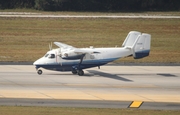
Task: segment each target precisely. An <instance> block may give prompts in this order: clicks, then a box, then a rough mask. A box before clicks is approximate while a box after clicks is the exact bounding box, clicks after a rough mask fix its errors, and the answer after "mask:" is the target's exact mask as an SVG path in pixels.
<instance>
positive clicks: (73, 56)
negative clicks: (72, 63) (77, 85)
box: [60, 50, 84, 60]
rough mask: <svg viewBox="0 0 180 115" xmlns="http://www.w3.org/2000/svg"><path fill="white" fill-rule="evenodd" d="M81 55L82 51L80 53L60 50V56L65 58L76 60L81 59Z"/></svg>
mask: <svg viewBox="0 0 180 115" xmlns="http://www.w3.org/2000/svg"><path fill="white" fill-rule="evenodd" d="M83 55H84V54H82V53H81V54H78V53H75V52H74V51H73V50H72V51H66V52H62V53H61V54H60V57H61V58H62V59H65V60H76V59H81V58H82V56H83Z"/></svg>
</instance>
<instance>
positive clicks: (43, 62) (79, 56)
mask: <svg viewBox="0 0 180 115" xmlns="http://www.w3.org/2000/svg"><path fill="white" fill-rule="evenodd" d="M54 44H55V45H57V46H58V47H59V48H56V49H52V44H51V45H49V47H50V51H48V52H47V53H46V54H45V55H44V56H43V57H42V58H40V59H38V60H36V61H35V62H34V63H33V65H35V66H36V67H35V68H36V70H37V73H38V74H39V75H41V74H42V70H41V69H40V68H44V69H47V70H54V71H62V72H63V71H71V72H72V73H73V74H78V75H79V76H83V75H84V71H83V69H87V68H92V67H98V68H99V69H100V66H102V65H105V64H107V63H109V62H112V61H114V60H117V59H119V58H122V57H130V56H133V57H134V59H141V58H144V57H147V56H149V53H150V44H151V35H150V34H147V33H141V32H138V31H130V32H129V33H128V35H127V37H126V39H125V40H124V42H123V44H122V47H109V48H94V47H93V46H90V47H89V48H75V47H73V46H70V45H67V44H64V43H61V42H54Z"/></svg>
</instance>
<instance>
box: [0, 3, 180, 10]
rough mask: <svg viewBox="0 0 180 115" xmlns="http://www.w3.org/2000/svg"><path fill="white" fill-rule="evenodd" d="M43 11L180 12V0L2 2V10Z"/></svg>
mask: <svg viewBox="0 0 180 115" xmlns="http://www.w3.org/2000/svg"><path fill="white" fill-rule="evenodd" d="M14 8H31V9H36V10H43V11H98V12H119V11H122V12H123V11H124V12H128V11H132V12H133V11H135V12H136V11H180V0H0V9H14Z"/></svg>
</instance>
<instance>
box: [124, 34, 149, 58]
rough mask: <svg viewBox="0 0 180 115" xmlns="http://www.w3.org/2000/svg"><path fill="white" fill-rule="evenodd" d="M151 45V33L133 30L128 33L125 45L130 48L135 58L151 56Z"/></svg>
mask: <svg viewBox="0 0 180 115" xmlns="http://www.w3.org/2000/svg"><path fill="white" fill-rule="evenodd" d="M150 45H151V35H150V34H147V33H142V34H141V33H140V32H137V31H131V32H129V34H128V35H127V37H126V39H125V41H124V43H123V45H122V46H123V47H125V48H127V49H130V50H131V51H132V55H133V57H134V59H140V58H143V57H147V56H149V53H150Z"/></svg>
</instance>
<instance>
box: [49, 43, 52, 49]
mask: <svg viewBox="0 0 180 115" xmlns="http://www.w3.org/2000/svg"><path fill="white" fill-rule="evenodd" d="M49 50H52V42H51V43H50V44H49Z"/></svg>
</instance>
